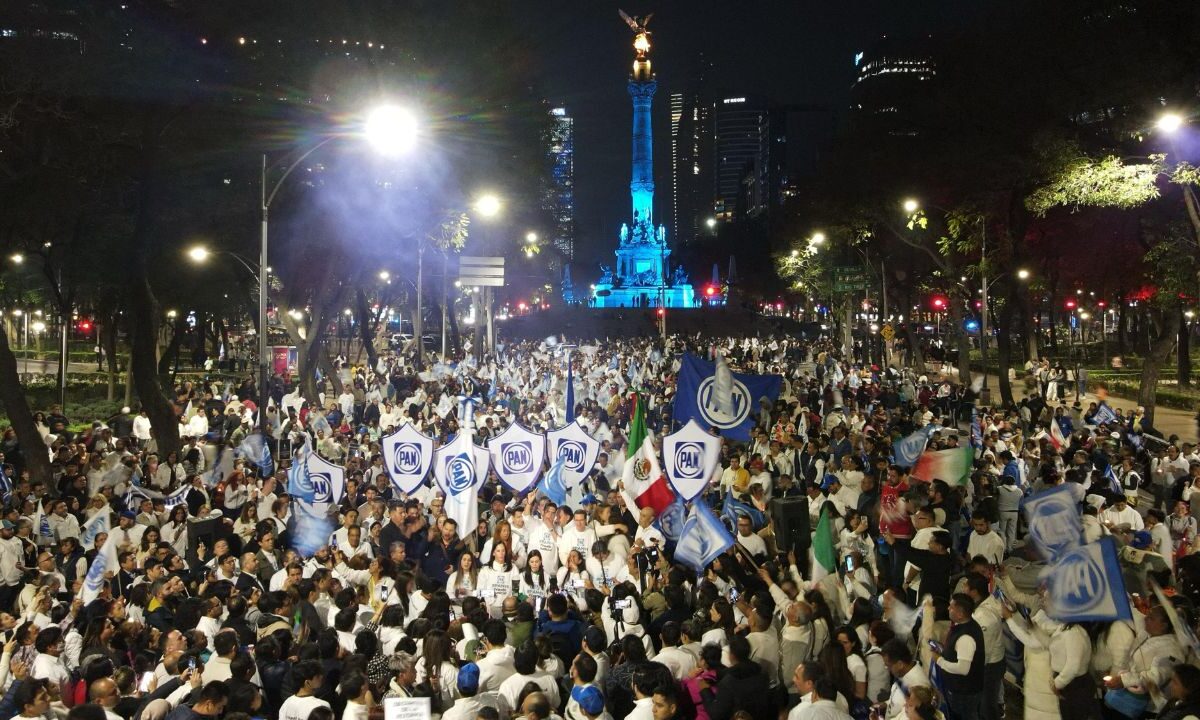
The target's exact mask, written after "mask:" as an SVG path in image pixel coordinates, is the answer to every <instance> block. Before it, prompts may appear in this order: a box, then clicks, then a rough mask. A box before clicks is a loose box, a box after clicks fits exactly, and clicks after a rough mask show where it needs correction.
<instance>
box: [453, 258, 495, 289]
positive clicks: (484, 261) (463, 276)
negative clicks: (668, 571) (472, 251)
mask: <svg viewBox="0 0 1200 720" xmlns="http://www.w3.org/2000/svg"><path fill="white" fill-rule="evenodd" d="M458 281H459V282H460V283H462V284H463V285H468V286H470V285H475V286H478V287H504V258H502V257H483V256H478V255H463V256H461V257H459V258H458Z"/></svg>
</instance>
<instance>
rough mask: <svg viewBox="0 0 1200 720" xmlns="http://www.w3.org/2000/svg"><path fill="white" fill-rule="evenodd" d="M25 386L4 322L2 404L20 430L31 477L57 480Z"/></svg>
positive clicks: (0, 379)
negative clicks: (27, 397) (51, 469)
mask: <svg viewBox="0 0 1200 720" xmlns="http://www.w3.org/2000/svg"><path fill="white" fill-rule="evenodd" d="M21 388H22V385H21V376H20V375H19V374H18V373H17V356H16V355H14V354H13V351H12V348H11V347H9V345H8V333H7V332H6V331H5V329H4V323H0V403H3V404H4V410H5V412H6V413H7V414H8V421H9V422H10V423H12V428H13V430H14V431H15V432H16V433H17V443H18V444H20V446H21V459H22V461H23V462H24V463H25V465H24V467H25V468H27V469H28V470H29V477H30V478H32V479H33V480H34V481H35V482H43V483H46V484H47V485H49V484H50V483H51V482H52V480H53V478H52V477H51V475H50V455H49V453H47V452H46V442H45V441H44V440H42V434H41V433H40V432H38V429H37V424H36V423H35V422H34V421H33V412H32V411H30V409H29V402H28V401H27V400H26V399H25V391H24V390H22V389H21ZM65 410H66V409H65V408H64V411H65Z"/></svg>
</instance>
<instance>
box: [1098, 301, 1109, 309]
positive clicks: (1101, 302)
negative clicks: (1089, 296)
mask: <svg viewBox="0 0 1200 720" xmlns="http://www.w3.org/2000/svg"><path fill="white" fill-rule="evenodd" d="M1096 307H1098V308H1106V307H1108V303H1106V302H1104V301H1103V300H1100V301H1097V302H1096Z"/></svg>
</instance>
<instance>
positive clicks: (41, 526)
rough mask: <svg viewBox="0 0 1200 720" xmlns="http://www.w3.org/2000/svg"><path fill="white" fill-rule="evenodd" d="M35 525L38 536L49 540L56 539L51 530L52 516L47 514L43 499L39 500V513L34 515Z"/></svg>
mask: <svg viewBox="0 0 1200 720" xmlns="http://www.w3.org/2000/svg"><path fill="white" fill-rule="evenodd" d="M33 525H34V527H36V528H37V529H38V530H37V532H38V536H39V537H43V538H46V539H47V540H53V539H54V532H53V531H52V530H50V516H49V515H47V514H46V508H45V506H44V505H43V504H42V501H41V500H38V506H37V513H36V514H34V516H33Z"/></svg>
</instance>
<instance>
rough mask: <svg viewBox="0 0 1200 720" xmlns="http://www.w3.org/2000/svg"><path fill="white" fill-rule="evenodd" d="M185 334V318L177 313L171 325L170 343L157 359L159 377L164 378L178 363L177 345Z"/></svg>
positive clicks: (182, 314)
mask: <svg viewBox="0 0 1200 720" xmlns="http://www.w3.org/2000/svg"><path fill="white" fill-rule="evenodd" d="M186 334H187V316H186V315H185V314H184V313H178V314H176V315H175V322H174V323H172V331H171V342H170V343H168V344H167V347H166V349H164V350H163V353H162V356H161V357H159V359H158V374H159V375H161V376H164V377H165V376H167V375H170V374H171V371H172V369H173V367H172V366H173V365H177V364H178V363H179V345H180V343H182V342H183V338H184V335H186Z"/></svg>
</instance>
